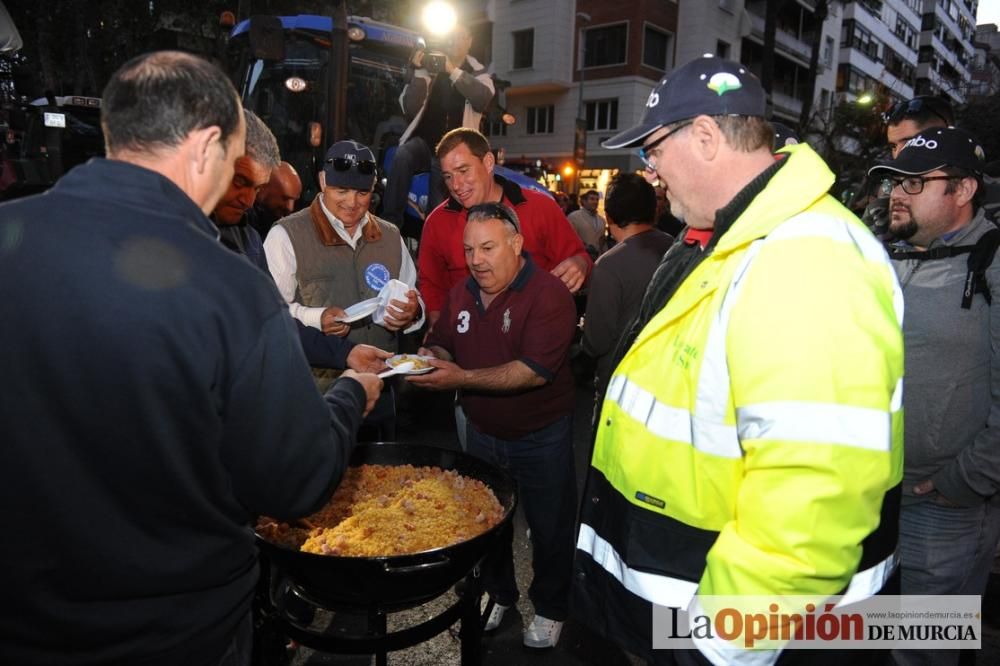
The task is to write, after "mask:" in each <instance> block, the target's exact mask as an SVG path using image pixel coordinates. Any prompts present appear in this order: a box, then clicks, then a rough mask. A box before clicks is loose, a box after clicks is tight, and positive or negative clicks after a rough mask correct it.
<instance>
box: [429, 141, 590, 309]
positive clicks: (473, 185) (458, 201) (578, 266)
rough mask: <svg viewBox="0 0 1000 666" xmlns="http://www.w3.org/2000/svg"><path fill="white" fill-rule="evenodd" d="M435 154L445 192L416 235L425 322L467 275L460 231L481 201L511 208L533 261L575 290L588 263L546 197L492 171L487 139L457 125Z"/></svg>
mask: <svg viewBox="0 0 1000 666" xmlns="http://www.w3.org/2000/svg"><path fill="white" fill-rule="evenodd" d="M436 153H437V157H438V159H439V160H440V161H441V173H442V176H443V178H444V184H445V185H446V186H447V188H448V192H449V193H450V194H451V196H450V197H449V198H448V200H447V201H445V202H444V203H443V204H441V205H440V206H438V207H437V208H435V209H434V212H432V213H431V214H430V215H429V216H428V217H427V221H426V222H424V229H423V233H422V234H421V237H420V255H419V256H418V258H417V272H418V285H419V287H420V293H421V294H422V295H423V297H424V302H425V303H426V305H427V310H428V313H429V317H430V322H431V325H433V324H434V322H436V321H437V319H438V317H439V316H440V314H441V307H442V306H443V305H444V302H445V300H446V298H447V296H448V291H449V290H450V289H451V288H452V287H453V286H455V285H456V284H458V283H459V282H461V281H462V280H464V279H465V278H467V277H468V276H469V270H468V267H467V266H466V261H465V253H464V251H463V249H462V232H463V230H464V229H465V220H466V215H467V211H468V209H469V208H471V207H472V206H475V205H478V204H482V203H490V202H498V203H504V204H506V205H507V206H510V207H511V208H513V209H514V210H515V211H516V213H517V216H518V218H519V219H520V221H521V234H522V235H523V236H524V249H525V250H526V251H527V252H528V253H529V254H530V255H531V258H532V260H533V261H534V262H535V265H537V266H538V267H540V268H542V269H543V270H546V271H549V272H551V273H552V274H553V275H555V276H556V277H558V278H559V279H560V280H562V282H563V284H565V285H566V287H567V288H568V289H569V290H570V292H571V293H576V292H577V291H579V289H580V287H582V286H583V283H584V282H585V281H586V280H587V276H588V275H589V274H590V269H591V268H593V265H594V263H593V261H592V260H591V259H590V255H588V254H587V250H586V249H585V248H584V247H583V243H582V242H581V241H580V237H579V236H577V235H576V232H575V231H573V227H572V226H570V223H569V221H567V220H566V216H565V215H564V214H563V212H562V210H560V208H559V205H558V204H556V202H555V200H554V199H552V197H549V196H546V195H545V194H542V193H541V192H535V191H533V190H525V189H522V188H521V187H520V186H518V185H517V184H516V183H513V182H511V181H509V180H507V179H505V178H503V177H502V176H497V175H494V174H493V167H494V165H495V163H496V162H495V160H494V158H493V153H491V152H490V144H489V141H487V140H486V137H484V136H483V135H482V134H480V133H479V132H477V131H475V130H472V129H468V128H464V127H460V128H458V129H454V130H452V131H450V132H448V133H447V134H445V135H444V137H443V138H442V139H441V141H440V142H439V143H438V145H437V150H436Z"/></svg>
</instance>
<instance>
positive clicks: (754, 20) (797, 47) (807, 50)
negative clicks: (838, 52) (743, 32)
mask: <svg viewBox="0 0 1000 666" xmlns="http://www.w3.org/2000/svg"><path fill="white" fill-rule="evenodd" d="M747 15H748V16H749V17H750V36H751V37H752V38H753V40H754V41H756V42H759V43H760V44H763V43H764V17H763V16H758V15H757V14H754V13H751V12H747ZM774 48H775V50H776V51H778V52H781V53H783V54H784V55H786V56H791V57H792V59H794V60H796V61H798V63H799V64H800V65H802V66H804V67H808V66H809V58H810V57H811V56H812V45H811V44H806V43H805V42H803V41H802V40H801V39H799V38H798V37H796V36H795V35H792V34H791V33H788V32H785V31H784V30H775V32H774Z"/></svg>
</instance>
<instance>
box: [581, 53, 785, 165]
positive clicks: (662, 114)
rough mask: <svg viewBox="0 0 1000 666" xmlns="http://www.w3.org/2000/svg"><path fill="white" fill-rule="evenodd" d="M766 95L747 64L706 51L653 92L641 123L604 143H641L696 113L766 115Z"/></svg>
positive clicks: (620, 145)
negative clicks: (659, 129) (664, 127)
mask: <svg viewBox="0 0 1000 666" xmlns="http://www.w3.org/2000/svg"><path fill="white" fill-rule="evenodd" d="M766 105H767V96H766V95H765V94H764V89H763V88H761V86H760V81H758V80H757V77H756V76H754V75H753V74H752V73H751V72H750V70H749V69H747V68H746V66H745V65H741V64H740V63H738V62H732V61H730V60H724V59H722V58H718V57H716V56H714V55H711V54H707V53H706V54H705V55H704V56H702V57H701V58H697V59H695V60H692V61H691V62H689V63H687V64H686V65H684V66H682V67H679V68H678V69H677V70H675V71H674V72H673V73H672V74H671V75H670V76H668V77H667V78H665V79H663V80H662V81H660V84H659V85H658V86H656V88H654V89H653V92H652V93H650V95H649V99H648V100H646V112H645V113H644V114H643V116H642V120H641V121H639V124H638V125H636V126H635V127H632V128H631V129H627V130H625V131H624V132H622V133H620V134H617V135H615V136H613V137H611V138H610V139H608V140H607V141H605V142H604V143H602V144H601V145H602V146H604V147H605V148H626V147H629V146H638V145H639V144H640V143H642V141H643V139H645V138H646V137H647V136H649V135H650V134H652V133H653V132H655V131H656V130H657V129H658V128H660V127H663V126H664V125H669V124H671V123H676V122H678V121H680V120H687V119H688V118H694V117H695V116H700V115H706V116H727V115H729V116H759V117H761V118H763V117H764V112H765V108H766Z"/></svg>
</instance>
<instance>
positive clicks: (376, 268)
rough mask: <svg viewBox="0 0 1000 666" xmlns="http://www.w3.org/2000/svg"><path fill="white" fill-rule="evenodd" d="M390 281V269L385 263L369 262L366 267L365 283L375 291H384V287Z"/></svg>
mask: <svg viewBox="0 0 1000 666" xmlns="http://www.w3.org/2000/svg"><path fill="white" fill-rule="evenodd" d="M388 283H389V269H388V268H386V267H385V266H384V265H383V264H368V268H366V269H365V284H367V285H368V286H369V287H370V288H372V289H374V290H375V291H382V287H384V286H385V285H387V284H388Z"/></svg>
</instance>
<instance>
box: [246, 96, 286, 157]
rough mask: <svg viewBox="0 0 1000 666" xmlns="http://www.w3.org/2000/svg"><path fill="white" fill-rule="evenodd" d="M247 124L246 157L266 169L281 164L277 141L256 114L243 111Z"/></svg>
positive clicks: (247, 110)
mask: <svg viewBox="0 0 1000 666" xmlns="http://www.w3.org/2000/svg"><path fill="white" fill-rule="evenodd" d="M243 114H244V116H245V117H246V123H247V148H246V156H247V157H249V158H250V159H252V160H253V161H254V162H257V163H258V164H260V165H261V166H263V167H264V168H266V169H274V168H275V167H277V166H278V163H279V162H281V153H280V152H279V151H278V140H277V139H275V138H274V134H273V133H272V132H271V130H269V129H268V128H267V125H265V124H264V121H263V120H261V119H260V118H259V117H258V116H257V114H256V113H254V112H253V111H250V110H249V109H244V110H243Z"/></svg>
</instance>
